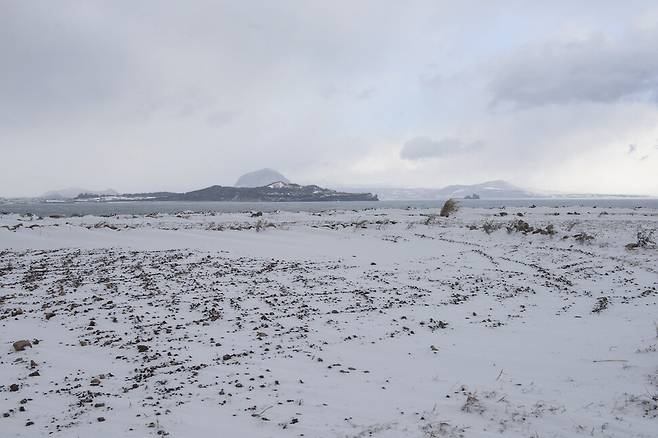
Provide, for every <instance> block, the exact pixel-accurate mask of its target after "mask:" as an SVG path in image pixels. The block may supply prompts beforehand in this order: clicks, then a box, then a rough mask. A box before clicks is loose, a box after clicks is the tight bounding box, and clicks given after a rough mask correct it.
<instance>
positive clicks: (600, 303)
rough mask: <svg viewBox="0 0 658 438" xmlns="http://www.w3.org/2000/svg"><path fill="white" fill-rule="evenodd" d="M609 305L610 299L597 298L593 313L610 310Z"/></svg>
mask: <svg viewBox="0 0 658 438" xmlns="http://www.w3.org/2000/svg"><path fill="white" fill-rule="evenodd" d="M609 304H610V300H609V299H608V297H599V298H597V299H596V303H594V308H592V313H601V311H603V310H605V309H607V308H608V305H609Z"/></svg>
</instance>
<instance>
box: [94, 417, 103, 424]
mask: <svg viewBox="0 0 658 438" xmlns="http://www.w3.org/2000/svg"><path fill="white" fill-rule="evenodd" d="M96 420H98V422H99V423H102V422H103V421H105V417H98V418H97V419H96Z"/></svg>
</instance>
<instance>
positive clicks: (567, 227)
mask: <svg viewBox="0 0 658 438" xmlns="http://www.w3.org/2000/svg"><path fill="white" fill-rule="evenodd" d="M579 223H580V221H569V222H567V223H565V224H564V229H565V230H567V231H568V232H571V230H573V228H574V227H575V226H576V225H578V224H579Z"/></svg>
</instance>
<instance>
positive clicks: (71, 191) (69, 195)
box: [39, 187, 119, 200]
mask: <svg viewBox="0 0 658 438" xmlns="http://www.w3.org/2000/svg"><path fill="white" fill-rule="evenodd" d="M82 194H90V195H96V196H112V195H118V194H119V192H117V191H116V190H112V189H106V190H88V189H81V188H79V187H69V188H67V189H62V190H53V191H50V192H46V193H44V194H43V195H41V196H39V198H42V199H48V200H62V199H74V198H77V197H78V196H80V195H82Z"/></svg>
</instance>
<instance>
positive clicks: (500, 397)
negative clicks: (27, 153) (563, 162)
mask: <svg viewBox="0 0 658 438" xmlns="http://www.w3.org/2000/svg"><path fill="white" fill-rule="evenodd" d="M435 213H436V212H435V211H431V210H416V209H408V210H400V209H390V210H387V209H375V210H368V211H325V212H321V213H309V212H300V213H290V212H275V213H265V214H263V216H262V217H257V218H255V217H254V218H252V217H251V215H250V214H248V213H244V214H217V213H207V214H195V213H190V212H185V213H180V214H177V215H167V214H158V215H148V216H125V215H124V216H113V217H94V216H84V217H71V218H37V217H27V216H18V215H0V339H2V342H3V346H2V347H0V414H7V416H1V415H0V427H1V430H2V431H3V436H12V437H38V436H50V435H52V436H65V437H68V436H96V437H116V436H122V437H123V436H127V437H130V436H135V437H143V436H157V435H164V436H167V435H169V436H174V437H179V436H182V437H188V436H189V437H214V436H218V435H220V436H245V437H292V436H296V437H297V436H306V437H368V436H374V437H401V436H405V437H406V436H409V437H460V436H464V437H489V436H491V437H500V436H505V437H572V436H595V437H654V436H656V434H655V431H656V417H657V416H658V406H657V405H658V395H657V394H658V352H657V351H656V349H657V347H658V328H657V326H656V325H655V324H656V322H657V321H658V316H657V315H658V314H657V306H656V304H657V301H658V299H657V297H658V289H657V287H658V250H656V249H655V248H654V247H651V246H649V247H647V248H638V249H636V250H632V251H630V250H627V249H626V248H625V245H626V244H628V243H631V242H634V241H635V240H636V236H635V234H636V232H637V231H638V230H639V229H656V228H658V211H656V210H651V209H606V210H602V209H596V208H591V209H589V208H573V207H570V208H543V207H538V208H515V209H507V210H505V211H504V212H503V213H507V215H505V216H501V215H500V213H501V210H498V209H476V208H462V209H461V210H460V211H459V212H458V213H457V214H456V216H455V217H451V218H440V217H437V216H436V215H435ZM517 214H522V216H518V215H517ZM518 219H522V220H524V221H526V222H528V224H529V225H531V226H533V227H536V228H539V227H541V228H542V229H545V227H546V226H547V225H548V224H552V225H553V226H554V229H555V231H556V234H554V235H547V234H539V233H537V234H523V233H520V232H507V231H506V230H505V225H507V224H509V223H510V222H511V221H512V220H518ZM485 222H488V223H493V224H500V226H499V229H497V230H495V231H493V232H491V233H490V234H487V233H486V232H484V231H483V230H482V229H481V226H482V225H483V224H484V223H485ZM494 228H496V227H494ZM578 233H587V234H589V235H592V236H593V237H594V238H593V239H592V240H591V241H589V242H585V243H582V244H581V243H578V241H577V240H576V239H575V238H574V236H575V235H577V234H578ZM604 298H605V300H604ZM606 300H607V301H606ZM603 301H605V303H606V304H607V306H606V305H603V306H601V305H600V304H601V302H603ZM601 307H603V308H601ZM18 309H20V310H21V311H22V313H21V312H18ZM597 309H600V311H594V310H597ZM49 312H52V313H54V316H51V317H49V318H48V319H47V318H46V314H47V313H49ZM21 339H27V340H30V341H32V343H33V346H32V347H31V348H29V347H28V348H26V349H25V350H24V351H14V348H13V346H12V344H13V342H15V341H17V340H21ZM35 340H38V343H37V342H35ZM139 345H143V346H146V347H148V350H147V351H145V352H140V351H139V350H138V346H139ZM30 361H34V362H35V363H36V366H34V367H31V366H30ZM34 371H38V372H39V375H38V376H29V374H31V373H33V372H34ZM94 379H97V380H94ZM96 383H97V384H96ZM11 384H18V387H19V388H18V390H17V391H11V390H10V385H11ZM21 407H23V408H24V411H21V410H20V408H21ZM99 418H103V420H104V421H99V420H98V419H99ZM28 423H33V424H31V425H29V426H28V425H27V424H28Z"/></svg>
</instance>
